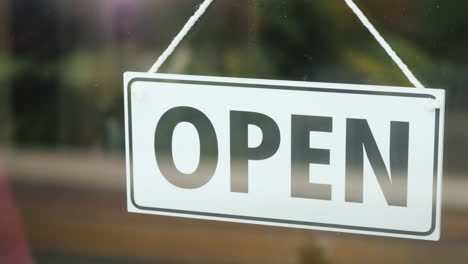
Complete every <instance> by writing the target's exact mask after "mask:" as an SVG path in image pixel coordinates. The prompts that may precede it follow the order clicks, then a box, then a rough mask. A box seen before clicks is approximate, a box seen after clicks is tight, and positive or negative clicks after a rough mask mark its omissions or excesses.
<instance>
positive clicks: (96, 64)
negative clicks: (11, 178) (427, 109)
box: [0, 0, 468, 150]
mask: <svg viewBox="0 0 468 264" xmlns="http://www.w3.org/2000/svg"><path fill="white" fill-rule="evenodd" d="M1 1H2V2H3V4H2V6H4V7H6V9H5V8H4V9H3V13H6V14H7V16H5V15H4V16H0V19H2V20H4V21H2V22H5V25H7V28H8V30H7V31H6V32H3V33H0V37H1V38H2V39H1V40H2V41H1V42H2V43H6V45H3V46H0V47H2V48H1V49H2V52H0V54H2V55H1V56H0V83H1V84H2V99H3V100H4V101H5V103H4V104H5V105H8V108H5V107H3V108H0V111H2V114H0V116H7V117H8V118H2V119H1V120H3V121H2V122H5V123H4V125H3V126H2V127H4V131H7V130H8V129H9V130H10V132H8V133H7V134H8V135H9V136H4V138H6V137H9V140H6V141H10V142H13V143H14V144H16V145H20V146H23V145H24V146H43V147H44V146H47V147H74V148H98V149H114V150H115V149H122V148H123V144H122V142H123V138H122V137H123V87H122V73H123V72H124V71H127V70H131V71H146V70H147V69H148V68H149V67H150V65H151V64H152V63H153V62H154V61H155V60H156V58H157V57H158V56H159V54H160V53H161V52H162V51H163V50H164V48H165V47H166V46H167V45H168V44H169V42H170V41H171V39H172V38H173V37H174V36H175V34H176V33H177V32H178V31H179V29H180V28H181V26H182V25H183V24H184V23H185V22H186V20H187V18H188V17H189V16H190V15H191V14H192V13H193V12H194V10H195V9H196V7H197V4H199V3H201V1H200V0H190V1H188V0H187V1H170V0H160V1H150V0H147V1H145V0H138V1H130V0H119V1H92V0H82V1H57V0H36V1H32V0H17V1H16V0H15V1H12V0H1ZM356 3H357V4H358V5H359V6H360V7H361V9H362V10H363V11H364V12H365V13H366V14H367V15H368V17H369V19H370V20H371V21H372V22H373V23H374V24H375V26H376V27H377V28H378V29H379V30H380V31H381V33H382V35H383V36H384V37H385V38H386V39H387V41H388V42H390V43H391V45H392V46H393V48H394V49H395V50H396V51H397V53H398V54H399V55H400V56H401V58H402V59H403V60H404V61H405V62H406V63H407V64H408V66H409V67H410V68H411V69H412V70H413V71H414V73H415V75H416V76H417V77H418V78H419V79H420V80H421V81H422V82H423V83H424V84H425V85H427V86H428V87H437V88H444V89H446V90H447V92H448V96H449V97H448V103H449V107H448V108H449V110H451V109H453V111H461V110H463V111H464V109H465V108H466V106H467V104H466V103H464V101H465V100H466V99H468V98H467V97H468V93H467V92H466V89H464V84H465V83H466V81H467V74H466V73H465V71H466V69H467V66H466V65H467V62H468V53H467V52H465V48H466V47H467V45H468V35H467V34H465V33H464V32H465V28H466V27H467V24H468V18H467V16H466V14H465V13H466V12H465V8H464V7H467V6H468V2H463V1H462V2H461V1H455V0H448V1H438V0H424V1H423V0H415V1H405V0H394V1H372V0H359V1H356ZM162 72H170V73H183V74H199V75H216V76H229V77H250V78H268V79H287V80H306V81H323V82H342V83H362V84H380V85H395V86H410V83H409V82H408V81H407V80H406V79H405V77H404V75H403V74H402V73H401V72H400V70H399V69H398V68H397V67H396V65H395V64H394V63H393V62H392V61H391V59H390V58H389V57H388V56H387V55H386V54H385V52H384V51H383V49H382V48H381V47H380V46H379V45H378V44H377V43H376V41H375V40H374V39H373V38H372V36H371V35H370V34H369V32H367V31H366V29H365V28H364V27H363V26H362V25H361V24H360V22H359V21H358V19H357V18H356V17H355V16H354V15H353V14H352V13H351V11H350V10H349V9H348V7H347V6H346V4H345V3H344V1H342V0H333V1H331V0H313V1H312V0H310V1H299V0H292V1H286V0H241V1H234V0H232V1H228V0H224V1H223V0H217V1H215V2H214V3H213V6H212V7H211V8H210V9H209V10H208V12H207V13H206V15H205V16H204V17H203V18H202V19H201V21H199V23H198V24H197V25H196V27H194V29H193V30H192V31H191V33H190V34H189V36H188V37H187V39H186V40H184V42H183V43H182V44H181V46H180V47H179V48H178V49H177V50H176V52H175V54H174V55H173V56H172V57H171V58H170V59H169V61H168V62H167V63H166V64H165V65H164V66H163V68H162ZM214 99H216V98H214ZM5 113H8V114H5ZM116 122H117V124H118V125H115V124H116ZM116 129H117V130H118V131H114V130H116ZM115 135H120V136H115ZM119 137H120V138H119ZM4 142H5V140H4Z"/></svg>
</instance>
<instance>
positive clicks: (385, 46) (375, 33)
mask: <svg viewBox="0 0 468 264" xmlns="http://www.w3.org/2000/svg"><path fill="white" fill-rule="evenodd" d="M344 1H345V2H346V4H347V5H348V6H349V8H351V10H352V11H353V12H354V14H356V16H357V17H358V18H359V20H361V23H362V24H363V25H364V26H365V27H366V28H367V29H368V30H369V32H370V33H371V34H372V36H374V38H375V39H376V40H377V42H378V43H379V44H380V46H382V48H383V49H384V50H385V51H386V52H387V54H388V56H390V58H392V60H393V61H394V62H395V63H396V65H398V67H399V68H400V70H401V71H402V72H403V74H404V75H405V76H406V78H408V80H409V81H410V82H411V83H412V84H413V85H414V86H415V87H416V88H424V86H423V85H422V84H421V82H419V81H418V79H416V77H414V75H413V73H412V72H411V71H410V69H409V68H408V66H406V64H405V63H404V62H403V61H402V60H401V59H400V57H398V55H397V54H396V52H395V51H394V50H393V49H392V47H390V45H389V44H388V43H387V41H385V39H384V38H383V37H382V36H381V35H380V33H379V32H378V31H377V29H375V27H374V26H373V25H372V24H371V22H370V21H369V19H367V17H366V16H365V15H364V13H362V11H361V9H359V7H358V6H357V5H356V4H355V3H354V2H353V0H344Z"/></svg>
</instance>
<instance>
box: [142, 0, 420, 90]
mask: <svg viewBox="0 0 468 264" xmlns="http://www.w3.org/2000/svg"><path fill="white" fill-rule="evenodd" d="M344 1H345V2H346V4H347V5H348V6H349V8H351V10H352V11H353V12H354V14H356V16H357V17H358V18H359V20H360V21H361V23H362V24H363V25H364V26H365V27H366V28H367V29H368V30H369V32H370V33H371V34H372V36H374V38H375V39H376V40H377V42H378V43H379V44H380V46H382V48H383V49H384V50H385V51H386V52H387V54H388V55H389V56H390V58H392V60H393V61H394V62H395V63H396V64H397V66H398V67H399V68H400V70H401V71H402V72H403V74H404V75H405V76H406V78H408V80H409V81H410V82H411V83H412V84H413V85H414V86H415V87H416V88H424V86H423V85H422V84H421V82H419V81H418V79H416V77H415V76H414V75H413V73H412V72H411V71H410V69H409V68H408V66H406V64H405V63H404V62H403V61H402V60H401V59H400V57H398V55H397V54H396V52H395V51H394V50H393V49H392V47H390V45H389V44H388V43H387V41H385V39H384V38H383V37H382V36H381V35H380V33H379V32H378V31H377V29H375V27H374V26H373V25H372V24H371V22H370V21H369V19H367V17H366V16H365V15H364V13H362V11H361V9H359V7H358V6H357V5H356V4H355V3H354V2H353V0H344ZM212 2H213V0H205V1H204V2H203V3H202V4H201V5H200V7H199V8H198V10H197V11H196V12H195V14H193V16H192V17H190V19H189V20H188V21H187V23H186V24H185V25H184V27H183V28H182V30H181V31H180V32H179V34H177V36H176V37H175V38H174V39H173V40H172V42H171V44H170V45H169V46H168V47H167V49H166V50H165V51H164V52H163V54H162V55H161V56H160V57H159V58H158V59H157V60H156V62H155V63H154V65H153V66H152V67H151V69H150V70H149V71H148V72H157V71H158V70H159V68H160V67H161V65H162V64H163V63H164V62H165V61H166V60H167V58H168V57H169V56H171V54H172V53H173V52H174V50H175V49H176V48H177V46H178V45H179V43H180V42H181V41H182V40H183V39H184V37H185V35H187V33H188V32H189V31H190V29H191V28H192V27H193V26H194V25H195V23H197V21H198V20H199V19H200V17H201V16H202V15H203V14H204V13H205V11H206V9H208V7H209V6H210V4H211V3H212Z"/></svg>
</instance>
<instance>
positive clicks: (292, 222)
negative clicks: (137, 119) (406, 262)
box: [124, 72, 441, 237]
mask: <svg viewBox="0 0 468 264" xmlns="http://www.w3.org/2000/svg"><path fill="white" fill-rule="evenodd" d="M128 73H132V74H138V73H133V72H128ZM128 73H125V74H128ZM157 75H159V76H161V77H157V76H155V77H135V76H133V77H130V78H129V79H128V82H127V80H126V78H125V82H127V83H125V84H124V85H125V87H124V89H125V90H126V92H127V97H126V103H127V104H126V109H125V110H126V113H125V115H126V117H127V120H126V121H127V122H128V126H126V129H127V138H128V149H127V151H128V153H127V162H128V166H129V168H128V169H129V170H128V173H129V174H130V175H129V179H130V200H131V203H132V204H133V206H135V208H137V209H140V210H144V211H155V212H162V213H175V214H182V215H188V216H190V215H196V216H203V217H214V218H218V220H220V221H222V220H223V219H224V220H226V219H235V220H241V221H242V220H247V221H253V222H257V223H258V224H260V223H274V224H290V225H296V226H304V228H307V227H309V228H310V227H321V228H330V229H347V230H354V231H364V232H376V233H377V232H379V233H388V234H400V235H409V236H419V237H425V236H430V235H432V234H433V233H434V231H435V229H436V222H437V212H438V210H437V205H438V203H437V197H438V190H439V189H438V185H439V183H438V171H439V150H440V142H439V137H440V112H441V109H440V107H437V108H436V109H435V133H434V168H433V173H434V174H433V182H434V184H433V194H432V216H431V227H430V229H429V230H428V231H426V232H416V231H407V230H395V229H385V228H373V227H361V226H351V225H340V224H326V223H317V222H307V221H296V220H286V219H274V218H265V217H253V216H241V215H230V214H220V213H210V212H197V211H189V210H177V209H167V208H157V207H148V206H141V205H139V204H137V203H136V201H135V197H134V186H133V145H132V129H131V128H132V115H131V109H132V108H131V106H132V103H131V90H132V85H133V84H134V83H136V82H163V83H181V84H195V85H197V84H198V85H211V86H231V87H238V88H256V89H279V90H295V91H310V92H326V93H346V94H364V95H377V96H397V97H413V98H421V99H434V100H436V97H435V96H434V95H432V94H424V93H411V92H409V93H406V92H390V91H371V90H359V89H355V88H352V89H349V90H348V89H339V88H324V87H313V86H311V87H306V86H294V83H295V82H294V81H281V82H282V83H284V82H289V83H291V84H293V85H292V86H285V85H274V84H265V83H263V84H256V83H247V82H240V83H234V82H232V80H234V79H235V78H225V77H216V79H217V80H226V81H225V82H224V81H209V80H203V81H202V80H194V79H192V80H187V79H185V80H184V79H171V78H170V77H175V78H177V75H171V74H157ZM184 76H187V75H184ZM187 77H202V76H190V75H189V76H187ZM204 78H208V77H204ZM242 80H243V81H245V80H248V81H253V79H251V80H249V79H242ZM311 84H312V85H313V84H314V83H311ZM323 84H325V85H327V84H326V83H323ZM343 85H345V84H343ZM350 86H353V87H355V86H354V85H350ZM360 86H363V85H360ZM363 87H364V86H363ZM383 87H385V86H383ZM409 89H411V88H409ZM412 89H415V88H412ZM219 218H221V219H219Z"/></svg>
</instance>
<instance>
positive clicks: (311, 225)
mask: <svg viewBox="0 0 468 264" xmlns="http://www.w3.org/2000/svg"><path fill="white" fill-rule="evenodd" d="M124 79H125V80H124V82H125V118H126V148H127V181H128V184H127V195H128V210H129V211H130V212H137V213H145V214H157V215H168V216H180V217H191V218H199V219H209V220H222V221H230V222H240V223H250V224H265V225H273V226H283V227H294V228H305V229H317V230H329V231H337V232H350V233H360V234H372V235H382V236H393V237H404V238H415V239H426V240H438V239H439V237H440V212H441V183H442V154H443V152H442V150H443V128H444V104H445V101H444V100H445V98H444V91H443V90H436V89H420V88H401V87H384V86H365V85H349V84H331V83H310V82H292V81H271V80H256V79H255V80H253V79H238V78H218V77H201V76H186V75H172V74H153V73H134V72H128V73H126V74H125V76H124Z"/></svg>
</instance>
